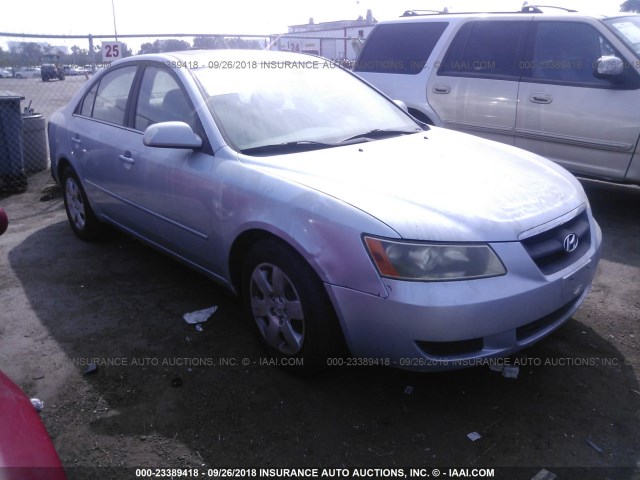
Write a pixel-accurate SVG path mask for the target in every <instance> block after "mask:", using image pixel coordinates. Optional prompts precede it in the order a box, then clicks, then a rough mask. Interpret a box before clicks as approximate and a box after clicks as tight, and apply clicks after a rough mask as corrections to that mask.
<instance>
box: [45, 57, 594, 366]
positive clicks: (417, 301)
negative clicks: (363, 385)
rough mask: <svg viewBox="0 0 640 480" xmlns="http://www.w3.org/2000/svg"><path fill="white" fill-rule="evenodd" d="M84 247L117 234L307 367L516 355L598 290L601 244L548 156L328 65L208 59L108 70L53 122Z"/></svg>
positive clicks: (55, 147)
mask: <svg viewBox="0 0 640 480" xmlns="http://www.w3.org/2000/svg"><path fill="white" fill-rule="evenodd" d="M48 128H49V131H48V133H49V135H48V137H49V146H50V152H51V172H52V174H53V176H54V178H55V179H56V181H57V182H58V183H59V184H60V185H61V187H62V192H63V198H64V202H65V208H66V211H67V215H68V218H69V222H70V225H71V228H72V229H73V231H74V232H75V233H76V235H77V236H78V237H80V238H82V239H85V240H91V239H94V238H97V237H98V236H99V235H100V234H101V232H102V228H103V225H104V224H109V225H112V226H115V227H117V228H119V229H121V230H123V231H125V232H127V233H128V234H130V235H133V236H135V237H136V238H139V239H141V240H142V241H144V242H146V243H147V244H149V245H151V246H153V247H155V248H157V249H158V250H160V251H162V252H164V253H166V254H169V255H171V256H172V257H174V258H176V259H178V260H180V261H182V262H184V263H185V264H186V265H188V266H190V267H192V268H194V269H196V270H197V271H199V272H202V273H204V274H206V275H208V276H209V277H211V278H212V279H214V280H216V281H218V282H220V283H221V284H222V285H224V286H226V287H228V288H229V289H231V290H232V291H234V292H236V293H238V294H240V295H241V296H242V297H243V298H244V301H245V305H247V314H248V316H249V317H251V319H252V321H253V322H254V323H255V325H256V327H257V329H258V332H259V334H260V337H261V339H262V340H263V342H264V344H265V345H266V347H267V349H268V351H269V352H270V353H271V354H272V355H274V356H276V357H278V358H280V359H284V360H286V361H287V362H291V361H293V362H294V363H295V365H296V366H297V367H298V368H304V369H310V370H313V369H315V368H319V367H321V366H326V365H327V362H331V361H332V360H333V361H335V360H336V356H337V355H339V354H340V353H342V352H341V348H340V346H341V345H343V344H346V346H347V348H348V351H349V352H350V353H351V354H352V355H354V356H356V357H358V358H360V359H363V360H362V361H366V362H372V363H366V364H368V365H374V364H375V365H390V366H395V367H399V368H405V369H414V370H429V369H450V368H458V367H462V366H469V365H473V364H474V362H477V361H478V360H482V359H486V358H490V357H495V356H507V355H510V354H512V353H514V352H516V351H518V350H520V349H522V348H524V347H527V346H529V345H531V344H533V343H534V342H536V341H538V340H540V339H541V338H543V337H545V336H546V335H548V334H549V333H551V332H552V331H553V330H555V329H556V328H558V327H559V326H560V325H561V324H563V323H564V322H565V321H567V320H568V319H569V318H570V317H571V315H572V314H573V313H574V312H575V310H576V309H577V308H578V307H579V306H580V304H581V303H582V301H583V300H584V298H585V297H586V295H587V293H588V292H589V289H590V286H591V282H592V279H593V276H594V274H595V270H596V266H597V264H598V260H599V257H600V249H601V232H600V229H599V227H598V225H597V223H596V221H595V220H594V219H593V216H592V214H591V209H590V206H589V202H588V200H587V197H586V195H585V193H584V191H583V189H582V186H581V185H580V183H579V182H578V181H577V180H576V179H575V178H574V177H573V176H572V175H571V174H570V173H568V172H567V171H566V170H564V169H563V168H562V167H560V166H558V165H556V164H554V163H552V162H549V161H547V160H545V159H543V158H541V157H539V156H537V155H534V154H532V153H529V152H526V151H524V150H520V149H516V148H514V147H510V146H507V145H502V144H499V143H497V142H490V141H487V140H483V139H480V138H477V137H473V136H470V135H464V134H461V133H457V132H452V131H449V130H445V129H440V128H436V127H433V128H429V127H428V126H426V125H423V124H420V123H419V122H417V121H416V120H415V119H413V118H412V117H411V116H410V115H409V114H408V113H407V112H406V111H405V110H403V109H402V108H401V106H399V105H398V104H396V103H394V102H392V101H391V100H389V99H388V98H387V97H385V96H383V95H381V94H380V93H379V92H378V91H377V90H375V89H373V88H371V87H370V86H369V85H368V84H366V83H365V82H363V81H362V80H361V79H359V78H358V77H357V76H355V75H354V74H352V73H350V72H348V71H346V70H344V69H342V68H340V67H339V66H337V65H335V64H333V63H331V62H329V61H328V60H325V59H323V58H320V57H314V56H309V55H299V54H293V53H286V52H267V51H249V50H242V51H234V50H212V51H197V50H192V51H188V52H181V53H165V54H151V55H137V56H133V57H129V58H126V59H122V60H119V61H116V62H114V63H113V64H112V65H111V67H110V68H108V69H105V70H101V71H99V72H98V73H96V74H95V75H94V77H93V78H92V80H90V81H89V82H87V83H86V85H85V86H84V87H83V88H82V89H81V90H80V91H79V92H78V94H76V96H75V97H74V98H73V99H72V100H71V102H70V103H69V105H67V106H66V107H64V108H62V109H61V110H58V111H57V112H56V113H54V114H53V115H52V117H51V120H50V122H49V127H48Z"/></svg>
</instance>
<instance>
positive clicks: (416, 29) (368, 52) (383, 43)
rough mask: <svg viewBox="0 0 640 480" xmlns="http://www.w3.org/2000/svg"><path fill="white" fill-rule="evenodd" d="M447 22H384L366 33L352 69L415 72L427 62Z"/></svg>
mask: <svg viewBox="0 0 640 480" xmlns="http://www.w3.org/2000/svg"><path fill="white" fill-rule="evenodd" d="M447 25H448V23H447V22H417V23H388V24H384V25H378V26H377V27H376V28H375V29H374V30H373V31H372V32H371V34H370V35H369V37H368V38H367V41H366V43H365V45H364V48H363V49H362V52H361V53H360V56H359V57H358V60H357V61H356V64H355V66H354V67H353V70H354V71H355V72H374V73H396V74H402V75H416V74H418V73H420V72H421V71H422V69H423V68H424V67H425V66H426V64H427V59H428V58H429V56H430V55H431V52H432V51H433V48H434V47H435V46H436V43H438V40H439V39H440V36H441V35H442V32H444V30H445V29H446V28H447Z"/></svg>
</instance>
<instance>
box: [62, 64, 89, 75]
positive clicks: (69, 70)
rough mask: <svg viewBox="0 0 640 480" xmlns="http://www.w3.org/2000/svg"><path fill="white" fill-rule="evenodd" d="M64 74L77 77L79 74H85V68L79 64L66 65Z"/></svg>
mask: <svg viewBox="0 0 640 480" xmlns="http://www.w3.org/2000/svg"><path fill="white" fill-rule="evenodd" d="M64 74H65V75H68V76H70V77H75V76H78V75H84V74H85V70H84V69H83V68H81V67H79V66H78V65H65V66H64Z"/></svg>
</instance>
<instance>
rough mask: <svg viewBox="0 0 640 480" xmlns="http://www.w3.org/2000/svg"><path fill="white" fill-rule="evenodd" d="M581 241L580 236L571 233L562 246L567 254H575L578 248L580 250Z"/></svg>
mask: <svg viewBox="0 0 640 480" xmlns="http://www.w3.org/2000/svg"><path fill="white" fill-rule="evenodd" d="M579 241H580V239H579V238H578V235H576V234H575V233H570V234H569V235H567V236H566V237H564V241H563V242H562V246H563V247H564V251H565V252H567V253H571V252H573V251H574V250H575V249H576V248H578V242H579Z"/></svg>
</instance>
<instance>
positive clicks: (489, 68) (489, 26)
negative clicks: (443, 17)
mask: <svg viewBox="0 0 640 480" xmlns="http://www.w3.org/2000/svg"><path fill="white" fill-rule="evenodd" d="M527 26H528V23H527V22H510V21H489V20H483V21H479V22H469V23H466V24H464V25H463V26H462V27H461V28H460V31H459V32H458V34H457V35H456V37H455V39H454V40H453V42H452V43H451V46H450V47H449V50H448V51H447V54H446V55H445V57H444V60H443V62H442V65H440V68H439V69H438V75H444V76H449V77H482V78H494V79H501V80H518V79H519V77H520V60H521V59H522V50H523V47H524V39H525V35H526V31H527Z"/></svg>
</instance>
